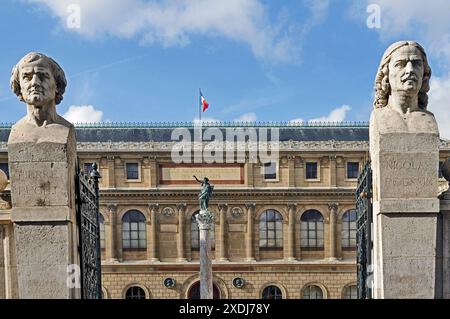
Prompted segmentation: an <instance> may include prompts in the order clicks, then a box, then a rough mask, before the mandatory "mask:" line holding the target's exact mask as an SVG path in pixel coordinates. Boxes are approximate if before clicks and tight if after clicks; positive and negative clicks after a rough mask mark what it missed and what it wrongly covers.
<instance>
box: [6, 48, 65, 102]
mask: <svg viewBox="0 0 450 319" xmlns="http://www.w3.org/2000/svg"><path fill="white" fill-rule="evenodd" d="M40 59H43V60H45V61H47V62H48V65H49V66H50V70H51V72H52V74H53V77H54V78H55V82H56V94H55V103H56V105H58V104H59V103H61V101H62V99H63V95H64V92H65V91H66V86H67V80H66V76H65V74H64V71H63V69H62V68H61V67H60V66H59V64H58V63H56V61H55V60H53V59H52V58H50V57H48V56H46V55H44V54H42V53H37V52H31V53H28V54H27V55H25V56H24V57H23V58H22V59H21V60H20V61H19V62H18V63H17V64H16V65H15V66H14V68H13V69H12V72H11V80H10V86H11V90H13V92H14V93H15V94H16V95H17V96H18V97H19V99H20V100H21V101H23V96H22V93H21V90H20V77H19V73H20V66H21V65H22V64H23V63H30V62H35V61H38V60H40Z"/></svg>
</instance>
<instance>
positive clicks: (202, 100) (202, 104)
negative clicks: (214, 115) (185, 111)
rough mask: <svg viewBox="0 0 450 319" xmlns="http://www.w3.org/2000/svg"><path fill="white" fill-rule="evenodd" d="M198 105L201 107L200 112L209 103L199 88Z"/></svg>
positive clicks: (203, 110) (204, 109)
mask: <svg viewBox="0 0 450 319" xmlns="http://www.w3.org/2000/svg"><path fill="white" fill-rule="evenodd" d="M200 105H201V107H202V112H205V111H206V109H207V108H208V106H209V103H208V102H207V101H206V99H205V97H204V96H203V93H202V91H201V90H200Z"/></svg>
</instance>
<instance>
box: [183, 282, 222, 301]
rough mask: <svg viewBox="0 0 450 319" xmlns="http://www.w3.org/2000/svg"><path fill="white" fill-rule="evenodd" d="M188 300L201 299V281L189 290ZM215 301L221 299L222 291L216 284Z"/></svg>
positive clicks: (214, 287)
mask: <svg viewBox="0 0 450 319" xmlns="http://www.w3.org/2000/svg"><path fill="white" fill-rule="evenodd" d="M188 299H200V281H197V282H196V283H195V284H193V285H192V286H191V288H189V292H188ZM213 299H220V290H219V288H217V286H216V284H215V283H213Z"/></svg>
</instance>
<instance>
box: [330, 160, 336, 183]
mask: <svg viewBox="0 0 450 319" xmlns="http://www.w3.org/2000/svg"><path fill="white" fill-rule="evenodd" d="M330 186H331V187H336V186H337V166H336V155H330Z"/></svg>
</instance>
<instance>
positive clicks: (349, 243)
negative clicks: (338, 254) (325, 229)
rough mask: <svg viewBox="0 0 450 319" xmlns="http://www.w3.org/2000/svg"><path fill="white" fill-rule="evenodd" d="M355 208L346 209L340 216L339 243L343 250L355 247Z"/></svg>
mask: <svg viewBox="0 0 450 319" xmlns="http://www.w3.org/2000/svg"><path fill="white" fill-rule="evenodd" d="M356 214H357V213H356V210H354V209H352V210H349V211H346V212H345V213H344V215H343V216H342V233H341V238H342V240H341V245H342V249H344V250H353V249H354V248H356V217H357V215H356Z"/></svg>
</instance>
